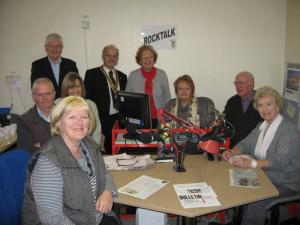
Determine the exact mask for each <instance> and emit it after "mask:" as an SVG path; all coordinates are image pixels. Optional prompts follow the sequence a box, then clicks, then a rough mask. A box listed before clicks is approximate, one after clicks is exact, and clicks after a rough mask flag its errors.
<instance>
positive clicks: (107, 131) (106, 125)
mask: <svg viewBox="0 0 300 225" xmlns="http://www.w3.org/2000/svg"><path fill="white" fill-rule="evenodd" d="M118 119H119V114H114V115H108V116H106V117H105V118H104V119H103V120H102V121H101V126H102V133H103V135H104V136H105V141H104V148H105V154H108V155H111V153H112V143H111V138H112V136H111V132H112V128H113V126H114V124H115V122H116V120H118Z"/></svg>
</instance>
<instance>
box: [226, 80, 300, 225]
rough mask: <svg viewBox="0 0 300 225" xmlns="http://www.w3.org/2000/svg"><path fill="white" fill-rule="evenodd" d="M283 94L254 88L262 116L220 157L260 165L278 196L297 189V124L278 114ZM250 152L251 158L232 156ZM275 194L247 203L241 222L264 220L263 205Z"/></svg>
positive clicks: (252, 224)
mask: <svg viewBox="0 0 300 225" xmlns="http://www.w3.org/2000/svg"><path fill="white" fill-rule="evenodd" d="M281 107H282V98H281V96H280V94H279V93H278V92H277V91H276V90H275V89H273V88H271V87H268V86H264V87H262V88H259V89H258V90H257V91H256V92H255V96H254V108H255V109H256V110H257V111H258V112H259V114H260V116H261V117H262V118H263V119H264V121H263V122H262V123H259V124H258V125H257V126H256V128H255V129H254V130H252V132H251V133H250V134H249V135H248V136H247V137H246V138H245V139H243V140H242V141H240V142H239V143H238V144H237V145H236V146H234V147H233V149H231V150H228V151H226V152H224V153H223V158H224V159H225V160H229V159H231V160H230V161H231V162H232V164H233V165H234V166H237V167H241V168H261V169H263V170H264V172H265V173H266V175H267V176H268V178H269V179H270V180H271V181H272V183H273V184H274V185H275V186H276V188H277V189H278V191H279V198H281V197H287V196H290V195H294V194H296V193H299V191H300V173H299V171H300V164H299V161H300V136H299V133H298V131H297V128H296V126H295V125H294V124H293V123H291V121H289V120H288V119H287V118H284V117H283V116H282V115H281V114H280V111H281ZM239 154H249V155H251V156H252V158H253V159H244V158H238V157H236V158H235V157H234V158H232V156H234V155H239ZM276 198H278V197H275V198H271V199H266V200H263V201H258V202H255V203H251V204H248V205H247V206H246V210H245V211H244V217H243V221H242V225H261V224H265V223H264V222H265V206H266V205H267V204H268V203H269V202H271V201H274V199H276Z"/></svg>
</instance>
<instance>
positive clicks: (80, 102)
mask: <svg viewBox="0 0 300 225" xmlns="http://www.w3.org/2000/svg"><path fill="white" fill-rule="evenodd" d="M94 128H95V119H94V116H93V113H92V111H91V109H90V107H89V105H88V104H87V102H86V101H85V100H84V99H83V98H81V97H78V96H69V97H66V98H64V99H62V100H61V101H60V102H59V103H58V104H57V105H56V106H55V107H54V109H53V111H52V112H51V134H52V138H51V139H50V140H49V142H47V143H46V144H45V145H44V146H43V147H42V148H41V151H40V152H37V153H36V154H35V155H34V156H33V158H32V160H31V162H30V163H29V166H28V171H27V178H26V184H25V194H24V205H23V215H22V216H23V223H22V224H49V225H54V224H69V225H71V224H74V225H75V224H90V225H119V221H118V219H117V218H116V217H115V215H114V213H113V212H112V211H111V210H112V205H113V202H112V198H113V196H115V195H117V189H116V186H115V184H114V182H113V180H112V177H111V175H110V174H109V172H108V171H107V169H106V167H105V163H104V161H103V158H102V155H101V152H100V151H99V145H97V144H96V143H95V142H94V141H93V140H92V139H91V138H90V137H89V134H90V133H91V132H92V131H93V129H94Z"/></svg>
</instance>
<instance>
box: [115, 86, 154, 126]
mask: <svg viewBox="0 0 300 225" xmlns="http://www.w3.org/2000/svg"><path fill="white" fill-rule="evenodd" d="M117 99H118V105H119V114H120V127H121V128H126V127H128V125H129V124H130V125H133V126H135V127H136V128H137V129H150V128H152V125H151V110H150V102H149V96H148V95H147V94H143V93H133V92H126V91H118V92H117Z"/></svg>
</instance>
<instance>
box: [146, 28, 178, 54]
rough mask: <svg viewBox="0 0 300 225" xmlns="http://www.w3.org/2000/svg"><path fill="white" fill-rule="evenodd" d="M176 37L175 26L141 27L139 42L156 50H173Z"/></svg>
mask: <svg viewBox="0 0 300 225" xmlns="http://www.w3.org/2000/svg"><path fill="white" fill-rule="evenodd" d="M176 37H177V26H176V25H142V26H141V41H142V42H143V44H144V45H152V46H153V47H154V48H155V49H156V50H165V49H175V48H176V44H177V42H176Z"/></svg>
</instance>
